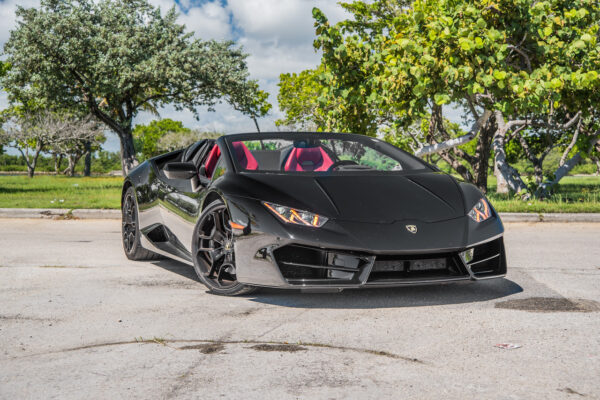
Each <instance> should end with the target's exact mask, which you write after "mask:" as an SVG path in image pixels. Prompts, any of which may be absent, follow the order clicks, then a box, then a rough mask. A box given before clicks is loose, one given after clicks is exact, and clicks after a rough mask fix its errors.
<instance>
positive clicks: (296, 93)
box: [275, 66, 329, 131]
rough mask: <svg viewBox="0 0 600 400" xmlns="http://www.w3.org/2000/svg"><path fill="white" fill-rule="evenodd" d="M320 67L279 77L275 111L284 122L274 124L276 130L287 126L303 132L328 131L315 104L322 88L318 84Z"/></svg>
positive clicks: (321, 108) (279, 121)
mask: <svg viewBox="0 0 600 400" xmlns="http://www.w3.org/2000/svg"><path fill="white" fill-rule="evenodd" d="M323 71H324V69H323V67H322V66H321V67H319V68H318V69H316V70H311V69H308V70H305V71H302V72H300V73H299V74H296V73H292V74H281V75H280V76H279V84H278V86H279V94H278V95H277V100H278V102H279V109H280V110H281V111H282V112H284V114H285V118H282V119H279V120H277V121H276V122H275V123H276V124H277V126H290V127H293V128H295V129H296V130H303V131H326V130H329V126H328V124H327V122H328V121H327V118H326V115H325V108H324V107H322V104H321V103H320V102H319V98H320V97H321V94H322V92H323V91H324V86H323V85H322V84H321V82H320V81H319V76H320V75H321V74H323Z"/></svg>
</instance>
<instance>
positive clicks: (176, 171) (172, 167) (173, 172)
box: [163, 162, 196, 179]
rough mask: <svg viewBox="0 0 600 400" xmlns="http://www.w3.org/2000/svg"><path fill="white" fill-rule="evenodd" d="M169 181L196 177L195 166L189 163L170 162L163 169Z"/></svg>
mask: <svg viewBox="0 0 600 400" xmlns="http://www.w3.org/2000/svg"><path fill="white" fill-rule="evenodd" d="M163 172H164V173H165V176H166V177H167V178H169V179H191V178H193V177H194V175H196V166H195V165H194V163H190V162H171V163H168V164H167V165H165V167H164V168H163Z"/></svg>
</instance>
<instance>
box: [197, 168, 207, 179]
mask: <svg viewBox="0 0 600 400" xmlns="http://www.w3.org/2000/svg"><path fill="white" fill-rule="evenodd" d="M198 175H200V176H201V177H203V178H207V176H206V167H205V166H204V165H203V166H201V167H200V171H198Z"/></svg>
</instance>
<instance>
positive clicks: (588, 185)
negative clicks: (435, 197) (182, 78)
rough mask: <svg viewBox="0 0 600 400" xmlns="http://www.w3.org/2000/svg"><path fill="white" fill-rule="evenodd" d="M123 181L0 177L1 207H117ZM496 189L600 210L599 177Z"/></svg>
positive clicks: (506, 200)
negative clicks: (540, 187)
mask: <svg viewBox="0 0 600 400" xmlns="http://www.w3.org/2000/svg"><path fill="white" fill-rule="evenodd" d="M122 182H123V179H122V178H119V177H91V178H79V177H76V178H70V177H65V176H52V175H40V176H36V177H34V178H33V179H29V178H28V177H26V176H0V208H67V209H71V208H116V209H118V208H119V207H120V194H121V185H122ZM495 191H496V179H495V178H494V177H491V178H490V180H489V190H488V198H489V199H490V201H491V202H492V204H493V205H494V207H495V208H496V210H498V211H499V212H529V213H543V212H557V213H561V212H562V213H580V212H583V213H590V212H600V177H598V176H586V177H575V176H568V177H565V178H563V179H562V180H561V183H560V185H559V187H558V188H557V189H556V190H555V193H554V194H553V195H552V197H551V198H550V199H548V200H530V201H521V200H518V199H515V198H514V197H512V196H510V195H497V194H496V193H495ZM61 200H62V201H61Z"/></svg>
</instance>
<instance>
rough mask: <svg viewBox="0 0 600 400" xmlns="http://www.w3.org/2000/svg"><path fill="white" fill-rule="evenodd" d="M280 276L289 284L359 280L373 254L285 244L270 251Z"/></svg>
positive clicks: (366, 269) (364, 274) (355, 281)
mask: <svg viewBox="0 0 600 400" xmlns="http://www.w3.org/2000/svg"><path fill="white" fill-rule="evenodd" d="M273 255H274V256H275V261H276V262H277V265H278V266H279V270H280V271H281V274H282V275H283V277H284V278H285V279H286V280H287V281H288V283H291V284H299V285H301V284H330V283H344V284H349V283H352V284H356V283H362V282H363V281H364V279H365V278H366V274H367V273H368V269H369V268H368V267H370V264H371V261H372V258H373V257H372V256H368V255H364V254H359V253H353V252H342V251H336V250H324V249H318V248H314V247H307V246H300V245H288V246H283V247H280V248H278V249H276V250H274V251H273Z"/></svg>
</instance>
